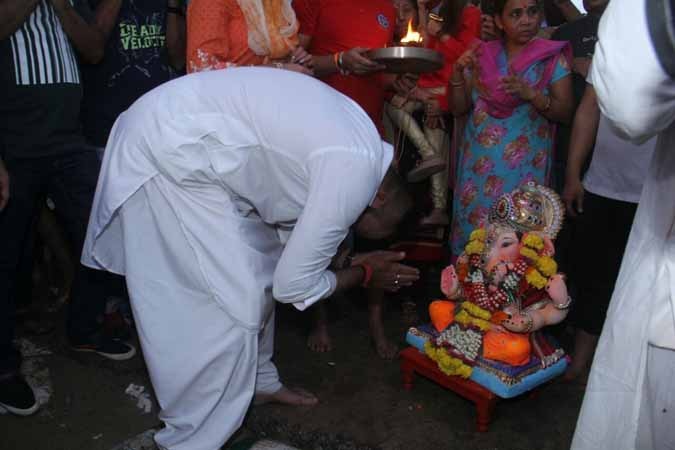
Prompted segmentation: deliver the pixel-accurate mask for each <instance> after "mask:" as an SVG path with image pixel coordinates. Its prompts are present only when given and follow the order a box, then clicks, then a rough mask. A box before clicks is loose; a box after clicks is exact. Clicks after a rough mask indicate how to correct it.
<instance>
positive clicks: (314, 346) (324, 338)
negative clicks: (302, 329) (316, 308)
mask: <svg viewBox="0 0 675 450" xmlns="http://www.w3.org/2000/svg"><path fill="white" fill-rule="evenodd" d="M307 347H309V349H310V350H312V351H313V352H317V353H326V352H329V351H331V350H333V340H332V339H331V338H330V334H328V327H327V326H326V325H317V326H316V327H314V329H313V330H312V332H311V333H310V334H309V337H308V338H307Z"/></svg>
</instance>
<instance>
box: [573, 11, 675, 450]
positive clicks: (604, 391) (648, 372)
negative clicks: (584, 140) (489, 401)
mask: <svg viewBox="0 0 675 450" xmlns="http://www.w3.org/2000/svg"><path fill="white" fill-rule="evenodd" d="M671 7H672V2H667V1H663V2H662V1H651V0H649V1H647V0H640V1H636V0H612V1H611V2H610V3H609V6H608V8H607V10H606V11H605V14H604V16H603V18H602V20H601V22H600V29H599V34H598V37H599V41H598V44H597V46H596V51H595V55H594V58H593V65H592V68H591V74H592V78H593V85H594V88H595V91H596V92H597V96H598V100H599V103H600V108H601V110H602V112H603V114H604V115H605V116H606V117H607V119H608V120H609V122H610V123H611V124H612V126H613V127H614V128H615V130H616V131H617V132H618V133H619V134H620V135H621V136H624V137H627V138H630V139H631V140H633V141H635V142H644V141H645V140H647V139H648V138H650V137H651V136H654V135H657V134H658V139H657V143H656V148H655V149H654V156H653V158H652V161H651V165H650V168H649V171H648V174H647V178H646V179H645V183H644V187H643V190H642V196H641V197H640V202H639V205H638V209H637V212H636V214H635V221H634V224H633V228H632V230H631V233H630V237H629V239H628V244H627V246H626V251H625V254H624V258H623V262H622V264H621V269H620V271H619V276H618V279H617V283H616V287H615V290H614V294H613V295H612V299H611V302H610V305H609V309H608V311H607V317H606V320H605V325H604V327H603V329H602V334H601V335H600V340H599V342H598V346H597V349H596V352H595V357H594V359H593V365H592V367H591V373H590V377H589V383H588V386H587V389H586V394H585V397H584V402H583V405H582V408H581V412H580V415H579V419H578V422H577V428H576V430H575V434H574V439H573V441H572V449H574V450H591V449H592V450H603V449H607V450H610V449H611V450H624V449H625V450H628V449H631V450H632V449H641V450H642V449H644V450H666V449H673V448H675V427H674V426H673V424H675V376H674V375H675V123H674V122H673V121H674V120H675V79H674V78H673V77H674V76H675V43H674V42H673V34H672V32H671V31H670V30H672V24H673V11H672V10H671V9H670V8H671Z"/></svg>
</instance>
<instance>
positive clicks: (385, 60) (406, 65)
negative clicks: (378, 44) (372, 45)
mask: <svg viewBox="0 0 675 450" xmlns="http://www.w3.org/2000/svg"><path fill="white" fill-rule="evenodd" d="M368 57H369V58H370V59H372V60H373V61H375V62H378V63H380V64H383V65H385V66H387V68H386V69H385V72H391V73H426V72H434V71H436V70H438V69H440V68H441V67H443V55H442V54H441V53H440V52H437V51H436V50H432V49H430V48H423V47H387V48H380V49H377V50H373V51H371V52H370V53H369V54H368Z"/></svg>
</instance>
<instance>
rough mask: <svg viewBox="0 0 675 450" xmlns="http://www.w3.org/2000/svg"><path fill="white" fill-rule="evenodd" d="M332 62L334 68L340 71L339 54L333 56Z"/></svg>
mask: <svg viewBox="0 0 675 450" xmlns="http://www.w3.org/2000/svg"><path fill="white" fill-rule="evenodd" d="M333 62H334V63H335V67H336V68H337V69H338V70H340V53H339V52H338V53H335V54H334V55H333Z"/></svg>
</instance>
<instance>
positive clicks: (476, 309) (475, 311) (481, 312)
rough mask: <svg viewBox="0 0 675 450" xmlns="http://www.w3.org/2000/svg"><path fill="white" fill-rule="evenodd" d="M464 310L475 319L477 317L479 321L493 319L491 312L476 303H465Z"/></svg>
mask: <svg viewBox="0 0 675 450" xmlns="http://www.w3.org/2000/svg"><path fill="white" fill-rule="evenodd" d="M462 309H463V310H465V311H466V312H468V313H469V314H471V315H472V316H474V317H477V318H479V319H483V320H490V318H491V317H492V314H490V311H487V310H485V309H483V308H481V307H480V306H478V305H476V304H475V303H470V302H464V303H462Z"/></svg>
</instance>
